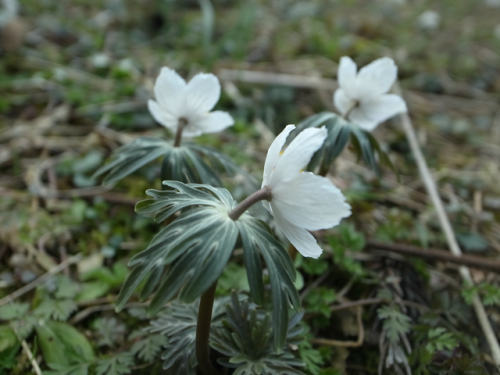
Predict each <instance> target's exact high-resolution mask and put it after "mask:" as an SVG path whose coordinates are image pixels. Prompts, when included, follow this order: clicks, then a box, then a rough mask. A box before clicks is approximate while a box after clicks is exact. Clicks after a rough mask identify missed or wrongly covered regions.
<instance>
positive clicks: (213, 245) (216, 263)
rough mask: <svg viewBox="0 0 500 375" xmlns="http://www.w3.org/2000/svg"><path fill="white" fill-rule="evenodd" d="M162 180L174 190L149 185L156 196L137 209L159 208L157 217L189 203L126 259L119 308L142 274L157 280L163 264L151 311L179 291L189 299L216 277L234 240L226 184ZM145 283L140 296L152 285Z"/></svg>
mask: <svg viewBox="0 0 500 375" xmlns="http://www.w3.org/2000/svg"><path fill="white" fill-rule="evenodd" d="M165 184H166V185H167V186H169V187H170V188H172V190H166V191H158V190H148V194H149V195H150V196H153V197H155V199H153V200H149V201H145V202H140V203H139V204H138V205H137V210H138V212H142V213H144V212H146V213H152V212H154V211H158V214H157V215H156V216H155V218H156V219H157V220H160V221H161V220H164V219H166V218H168V217H169V216H170V215H172V214H173V213H175V212H176V211H179V210H183V209H185V208H188V207H189V209H187V210H183V211H182V212H181V214H180V215H179V216H178V217H177V218H176V219H175V221H174V222H172V223H171V224H170V225H168V226H167V227H165V228H163V229H162V230H161V231H160V232H159V233H158V234H157V235H156V236H155V237H154V238H153V240H152V241H151V243H150V245H149V247H148V248H147V249H146V250H144V251H143V252H141V253H139V254H137V255H136V256H134V257H133V258H132V259H131V260H130V262H129V266H131V267H134V269H133V270H132V272H131V274H130V275H129V277H128V278H127V280H126V281H125V283H124V285H123V287H122V290H121V292H120V295H119V296H118V300H117V309H121V308H122V307H123V306H124V304H125V303H126V301H127V300H128V299H129V297H130V295H131V294H132V293H133V291H134V290H135V289H136V288H137V286H138V285H139V284H140V283H141V281H142V280H145V279H146V278H147V277H150V279H151V278H153V279H155V282H154V283H156V282H157V281H158V280H159V277H158V272H159V271H158V269H159V268H164V267H165V266H168V270H167V272H166V273H165V275H164V277H163V280H162V281H161V283H160V285H159V287H158V289H157V291H156V294H155V296H154V298H153V300H152V301H151V304H150V306H149V310H150V312H151V313H152V314H155V313H157V312H158V311H159V310H160V309H161V308H162V307H163V305H164V304H165V303H166V302H168V301H170V300H171V299H172V298H173V297H174V296H175V295H177V293H179V292H180V294H179V298H180V300H181V301H183V302H192V301H193V300H195V299H196V298H197V297H198V296H199V295H201V294H202V293H203V292H204V291H205V290H206V289H208V288H209V287H210V286H211V285H212V284H213V283H214V282H215V281H216V280H217V278H218V277H219V275H220V274H221V272H222V270H223V268H224V267H225V265H226V263H227V261H228V259H229V257H230V256H231V253H232V251H233V249H234V246H235V244H236V240H237V238H238V228H237V226H236V223H235V222H234V221H233V220H231V219H230V218H229V216H228V215H227V212H229V211H230V210H231V209H232V207H233V206H234V204H235V202H234V200H233V199H232V197H231V195H230V194H229V192H228V191H227V190H225V189H220V188H213V187H211V186H207V185H197V184H183V183H181V182H176V181H166V182H165ZM154 283H153V284H154ZM148 284H149V283H148ZM146 286H147V288H145V289H147V293H144V292H143V294H142V297H143V298H147V297H148V296H149V294H148V293H151V292H153V289H154V288H153V287H151V286H149V285H146Z"/></svg>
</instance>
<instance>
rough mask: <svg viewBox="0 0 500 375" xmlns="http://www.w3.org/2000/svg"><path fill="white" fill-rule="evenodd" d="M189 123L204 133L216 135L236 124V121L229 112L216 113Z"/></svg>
mask: <svg viewBox="0 0 500 375" xmlns="http://www.w3.org/2000/svg"><path fill="white" fill-rule="evenodd" d="M189 123H190V124H192V125H193V126H194V127H196V128H197V129H199V130H200V131H201V132H202V133H215V132H219V131H221V130H224V129H226V128H227V127H229V126H231V125H233V124H234V120H233V118H232V117H231V115H230V114H229V113H227V112H222V111H214V112H210V113H207V114H206V115H204V116H201V117H198V118H195V119H193V120H191V119H190V120H189Z"/></svg>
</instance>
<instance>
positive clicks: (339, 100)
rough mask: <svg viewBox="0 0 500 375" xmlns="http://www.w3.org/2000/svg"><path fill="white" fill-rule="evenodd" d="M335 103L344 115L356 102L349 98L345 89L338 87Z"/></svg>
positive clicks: (334, 98)
mask: <svg viewBox="0 0 500 375" xmlns="http://www.w3.org/2000/svg"><path fill="white" fill-rule="evenodd" d="M333 103H334V104H335V107H337V109H338V110H339V111H340V113H341V114H342V115H345V114H346V113H347V112H348V111H349V110H350V109H351V108H352V106H353V105H354V104H356V102H355V101H354V100H353V99H351V98H349V97H348V96H347V95H346V94H345V91H344V90H343V89H337V91H335V94H334V95H333Z"/></svg>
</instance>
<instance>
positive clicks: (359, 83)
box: [356, 57, 398, 100]
mask: <svg viewBox="0 0 500 375" xmlns="http://www.w3.org/2000/svg"><path fill="white" fill-rule="evenodd" d="M397 74H398V68H397V66H396V64H395V63H394V61H393V60H392V59H391V58H389V57H383V58H381V59H377V60H375V61H374V62H372V63H371V64H368V65H366V66H364V67H363V68H361V70H360V71H359V73H358V77H357V78H356V99H359V100H363V99H368V98H372V97H375V96H378V95H381V94H385V93H386V92H387V91H389V89H390V88H391V86H392V85H393V84H394V82H395V81H396V78H397Z"/></svg>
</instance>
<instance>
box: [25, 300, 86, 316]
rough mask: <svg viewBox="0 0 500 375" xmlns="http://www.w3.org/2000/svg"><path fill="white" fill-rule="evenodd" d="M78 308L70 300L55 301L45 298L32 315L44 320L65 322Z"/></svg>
mask: <svg viewBox="0 0 500 375" xmlns="http://www.w3.org/2000/svg"><path fill="white" fill-rule="evenodd" d="M77 308H78V306H77V304H76V302H75V301H73V300H70V299H64V300H55V299H51V298H46V299H44V300H43V301H42V303H41V304H40V306H38V307H37V308H36V309H35V311H34V313H35V314H36V315H39V316H42V317H44V318H45V319H49V318H51V319H54V320H60V321H66V320H67V319H68V318H69V316H70V315H71V314H72V313H73V312H74V311H76V309H77Z"/></svg>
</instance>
